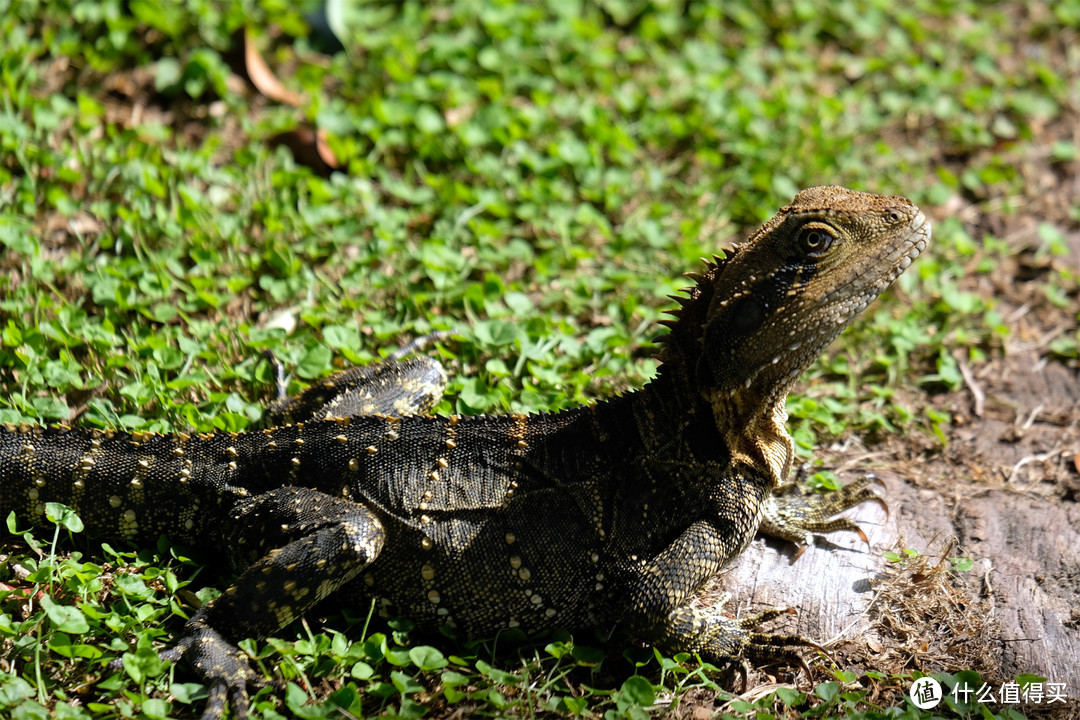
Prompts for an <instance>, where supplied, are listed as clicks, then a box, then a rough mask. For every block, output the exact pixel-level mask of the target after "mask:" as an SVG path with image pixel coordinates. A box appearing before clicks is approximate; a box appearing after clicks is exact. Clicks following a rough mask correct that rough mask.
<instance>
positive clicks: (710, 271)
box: [657, 243, 739, 360]
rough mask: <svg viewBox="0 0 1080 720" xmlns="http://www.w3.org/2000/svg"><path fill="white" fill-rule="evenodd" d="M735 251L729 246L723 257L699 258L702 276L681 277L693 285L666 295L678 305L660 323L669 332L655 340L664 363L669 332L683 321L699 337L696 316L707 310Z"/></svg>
mask: <svg viewBox="0 0 1080 720" xmlns="http://www.w3.org/2000/svg"><path fill="white" fill-rule="evenodd" d="M738 251H739V244H738V243H732V247H731V250H729V251H728V252H727V255H726V256H724V255H713V256H712V259H711V260H710V259H708V258H701V262H702V263H703V264H704V265H705V268H704V270H703V271H702V272H688V273H685V274H684V275H683V277H686V278H689V279H690V280H691V281H693V283H694V284H693V285H690V286H688V287H684V288H682V289H681V290H680V291H679V294H677V295H668V297H669V298H671V299H672V300H674V301H675V302H676V303H678V307H676V308H673V309H670V310H664V311H663V312H664V313H665V314H666V315H670V316H671V317H668V318H665V319H663V320H660V321H659V323H660V324H661V325H663V326H664V327H666V328H668V330H669V332H667V333H665V334H664V335H662V336H661V337H659V338H657V342H658V343H660V344H661V345H664V350H663V352H661V353H660V356H659V357H660V359H661V360H664V359H665V358H667V359H670V352H671V347H670V344H671V340H672V334H673V332H672V331H674V330H675V329H676V328H678V327H680V324H681V323H682V321H683V320H684V319H687V320H688V322H689V324H690V325H692V326H695V327H693V328H691V332H692V333H693V334H694V335H695V337H696V336H697V335H698V334H699V333H700V331H701V327H700V326H701V322H702V321H703V316H702V317H698V315H701V311H703V310H704V309H705V308H707V307H708V303H709V299H710V298H711V297H712V285H713V282H714V281H715V280H716V277H717V276H718V275H719V274H720V273H722V272H723V270H724V267H726V266H727V264H728V262H729V261H730V260H731V258H732V257H733V256H734V255H735V254H736V253H737V252H738ZM702 296H705V298H706V299H705V302H704V308H700V307H698V306H699V305H700V303H699V301H700V300H701V299H702Z"/></svg>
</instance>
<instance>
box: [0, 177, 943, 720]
mask: <svg viewBox="0 0 1080 720" xmlns="http://www.w3.org/2000/svg"><path fill="white" fill-rule="evenodd" d="M929 236H930V226H929V223H927V222H926V220H925V218H924V217H923V215H922V214H921V213H920V212H919V210H918V209H917V208H916V207H915V206H914V205H912V204H911V203H910V202H908V201H907V200H905V199H903V198H899V197H881V196H875V195H868V194H865V193H858V192H854V191H851V190H846V189H843V188H835V187H831V188H813V189H810V190H805V191H803V192H801V193H799V195H798V196H797V197H796V198H795V199H794V201H793V202H792V203H791V204H790V205H788V206H787V207H785V208H783V209H782V210H781V211H780V213H779V214H778V215H777V216H776V217H775V218H773V219H772V220H771V221H769V222H768V223H767V224H766V225H765V226H764V227H762V228H761V229H760V230H759V231H758V232H757V233H756V234H755V235H754V236H753V237H751V238H750V240H748V241H747V242H746V243H744V244H743V245H742V246H741V247H739V248H738V249H737V250H735V251H734V252H733V253H732V254H731V256H730V257H729V258H726V259H720V258H717V259H715V261H714V262H711V263H708V265H707V268H706V271H705V272H704V273H703V274H701V275H696V276H693V277H694V278H695V279H696V281H697V282H696V285H695V286H694V287H692V288H690V289H689V291H688V294H687V297H685V298H682V299H680V302H681V304H682V308H681V309H680V310H678V311H676V312H675V315H676V317H675V318H674V319H673V320H671V321H669V322H668V324H669V325H670V327H671V332H670V334H669V335H668V336H667V338H666V339H665V345H664V349H663V352H662V354H661V359H662V361H663V363H662V366H661V369H660V372H659V374H658V376H657V378H656V379H655V380H654V381H653V382H651V383H650V384H649V385H647V386H646V387H645V388H643V389H642V390H640V391H638V392H635V393H631V394H629V395H626V396H622V397H618V398H614V399H612V400H608V401H605V402H601V403H598V404H595V405H590V406H587V407H582V408H577V409H573V410H568V411H565V412H561V413H556V414H550V415H547V414H545V415H534V416H525V415H509V416H500V417H488V416H479V417H457V416H454V417H423V416H417V415H415V413H417V412H419V411H423V410H424V409H425V408H427V407H431V405H432V404H433V403H434V402H437V400H438V395H439V393H441V380H442V379H443V377H444V376H443V373H442V370H441V368H439V367H438V365H437V363H433V362H431V361H421V360H418V361H411V362H407V363H402V362H397V361H396V360H391V361H388V362H386V363H382V364H379V365H377V366H373V367H369V368H360V369H353V370H348V371H344V372H343V373H340V374H338V375H336V376H334V377H332V378H330V379H329V380H328V381H325V382H322V383H318V384H316V385H315V386H314V387H313V388H311V389H310V390H309V391H308V392H306V393H303V394H302V395H301V396H298V397H297V398H294V399H291V400H283V401H279V402H278V403H276V404H275V405H274V408H273V410H272V412H271V413H270V419H271V421H272V422H276V423H282V422H285V421H288V422H289V423H291V424H282V425H279V426H277V427H270V428H268V429H266V430H264V431H262V432H250V433H239V434H224V433H218V434H212V435H195V436H189V435H184V434H177V435H172V436H156V435H145V434H144V435H138V434H136V435H129V434H126V433H102V432H97V431H86V430H68V429H42V428H31V427H28V426H21V427H15V426H9V427H7V428H6V429H4V430H2V431H0V515H3V516H6V515H7V513H8V512H9V511H11V510H14V511H15V512H16V514H17V516H18V521H19V524H20V525H22V526H25V525H27V524H30V523H41V522H42V521H43V511H44V503H46V502H48V501H56V502H63V503H66V504H68V505H70V506H72V507H73V508H75V510H76V511H77V512H78V513H79V514H80V515H81V516H82V518H83V520H84V521H85V523H86V525H87V527H88V528H89V529H90V531H91V532H94V533H96V534H98V535H100V536H103V537H121V538H126V539H129V540H132V541H134V542H137V543H152V542H155V541H156V540H157V538H158V536H159V535H161V534H165V535H168V536H169V537H170V538H172V539H173V540H177V541H181V542H184V543H186V544H189V545H193V546H196V547H199V548H203V549H209V550H213V551H215V553H217V554H218V555H220V556H222V557H223V558H224V559H226V560H227V561H228V562H229V563H231V564H232V566H233V567H234V568H235V569H236V570H237V571H238V572H239V573H240V577H239V579H238V580H237V581H236V583H235V584H234V585H233V586H232V587H231V588H229V589H228V590H227V591H226V592H225V593H224V594H223V595H222V596H221V597H219V598H218V599H216V600H214V601H212V602H210V603H208V604H207V605H205V606H204V607H203V608H202V609H200V610H199V611H198V612H197V613H196V614H195V615H194V616H193V617H192V619H191V620H190V621H189V622H188V623H187V625H186V626H185V628H184V630H183V632H182V633H181V634H180V636H179V638H178V641H177V644H176V646H175V647H174V648H173V649H172V650H170V651H168V652H167V653H166V656H167V657H169V658H170V659H177V658H180V657H183V658H184V659H186V660H187V661H188V662H190V663H191V664H192V665H193V666H194V668H195V670H196V673H197V674H198V675H199V676H200V677H201V678H202V679H203V680H204V681H205V682H206V683H207V684H208V685H209V686H210V688H211V700H210V702H209V703H208V707H207V710H206V714H205V716H204V717H206V718H215V717H219V716H220V715H221V714H222V713H223V712H224V711H225V707H226V704H227V702H228V700H229V699H230V698H231V700H232V704H233V707H234V709H235V714H236V716H237V717H240V718H244V717H246V716H247V714H248V699H247V697H248V687H249V685H252V684H253V683H254V678H255V674H254V673H253V671H252V670H251V669H250V668H249V666H248V664H247V660H246V658H245V657H244V655H243V653H241V652H240V651H239V650H238V648H237V647H236V642H237V641H238V640H240V639H242V638H244V637H252V636H256V637H261V636H265V635H267V634H269V633H272V632H275V631H277V630H278V629H280V628H281V627H283V626H284V625H286V624H288V623H289V622H291V621H292V620H293V619H295V618H297V617H299V616H301V615H303V614H304V613H305V612H307V611H308V610H309V609H310V608H311V607H312V606H313V605H314V604H315V603H316V602H317V601H318V600H319V599H321V598H323V597H326V596H329V595H336V596H337V598H338V599H339V600H340V601H342V602H347V603H356V605H357V606H358V607H368V604H369V602H370V600H371V598H378V599H380V600H382V601H384V602H383V603H382V605H381V607H382V610H383V611H384V613H385V614H387V615H390V614H395V615H402V616H406V617H409V618H411V619H412V620H413V621H414V622H415V623H416V624H417V625H418V626H419V627H421V628H434V627H437V626H439V625H443V624H446V625H451V626H456V627H459V628H462V629H464V630H467V631H469V632H472V633H476V634H491V633H494V632H497V631H498V630H500V629H503V628H510V627H521V628H523V629H525V630H526V631H530V632H535V631H538V630H543V629H547V628H555V627H566V628H577V627H604V628H608V627H611V626H614V625H616V624H621V625H623V626H624V627H626V628H628V629H629V630H630V631H631V632H632V633H633V634H635V635H636V636H637V637H639V638H640V639H642V640H645V641H649V642H653V643H656V644H658V645H659V646H661V647H663V648H664V649H666V650H671V651H684V650H685V651H692V652H697V653H700V654H701V655H702V657H704V658H706V659H709V660H712V661H717V662H720V661H731V660H737V661H743V660H745V659H751V660H758V661H770V660H777V659H779V660H784V661H787V662H791V663H796V664H803V661H802V659H801V658H800V657H799V656H798V653H797V651H796V649H795V648H798V647H807V646H809V647H813V644H812V643H810V642H809V641H806V640H803V639H801V638H788V637H782V636H770V635H767V634H762V633H758V632H756V631H755V627H756V625H757V624H758V623H760V622H762V621H764V620H768V619H770V618H772V617H775V616H776V615H777V614H779V613H780V612H782V611H780V610H766V611H763V612H761V613H758V614H757V615H756V616H753V617H751V618H746V619H743V620H741V621H736V620H731V619H729V618H726V617H724V616H722V615H721V614H720V613H719V609H718V608H713V609H710V610H700V609H697V608H695V607H693V606H692V605H691V601H692V599H693V597H694V596H695V594H696V593H697V592H698V591H699V590H700V588H701V587H702V585H703V584H704V583H705V582H706V581H707V580H708V579H709V578H710V577H712V576H713V575H715V574H716V573H717V572H718V571H719V570H720V569H722V568H723V567H724V566H725V565H727V564H728V563H730V562H731V561H733V560H734V559H735V558H736V557H737V556H738V555H739V553H740V552H742V550H743V549H744V548H745V547H746V545H747V544H748V543H749V542H750V540H751V539H752V538H753V536H754V533H755V532H756V531H757V530H758V528H759V526H761V525H762V523H763V522H764V523H765V527H766V529H768V530H769V531H770V532H772V533H774V534H777V535H780V536H781V537H787V538H789V539H793V540H796V541H799V542H804V541H805V540H806V539H807V538H808V537H809V536H810V534H812V533H818V532H830V531H833V530H837V529H850V525H849V524H847V523H845V522H843V521H835V520H832V519H831V516H832V515H834V514H836V513H838V512H840V511H842V510H844V509H845V508H847V507H851V506H853V505H855V504H858V503H859V502H862V501H863V500H866V499H870V498H873V497H875V496H874V495H873V494H872V493H870V492H869V490H868V489H867V488H865V487H864V486H862V485H857V486H855V487H854V488H853V489H850V490H847V491H845V492H844V493H843V494H841V495H839V496H837V498H834V499H821V498H814V497H805V496H802V495H801V494H799V493H792V492H789V491H788V490H786V489H783V484H784V483H785V481H786V479H787V477H788V475H789V473H790V469H791V463H792V457H793V446H792V441H791V438H790V436H789V435H788V434H787V432H786V430H785V429H784V422H785V420H786V417H787V416H786V411H785V409H784V401H785V396H786V395H787V392H788V390H789V389H790V387H791V385H792V383H794V382H795V380H796V379H797V378H798V377H799V375H800V374H801V373H802V372H803V371H804V370H805V369H806V367H807V366H808V365H809V364H810V363H811V362H813V361H814V359H815V358H816V357H817V356H818V355H819V354H820V353H821V351H822V350H823V349H824V348H825V347H826V345H828V343H829V342H831V341H832V339H833V338H835V337H836V335H837V334H838V333H839V332H840V331H841V330H842V329H843V328H844V327H845V326H846V325H847V324H848V323H849V322H850V321H851V320H852V318H854V317H855V315H856V314H858V313H859V312H860V311H861V310H862V309H863V308H865V307H866V305H867V304H868V303H869V302H870V301H871V300H873V299H874V298H875V297H877V295H878V294H880V293H881V291H882V290H884V289H885V288H886V287H887V286H888V285H889V283H891V282H892V281H893V280H894V279H895V278H896V277H897V275H899V274H900V273H901V272H902V271H903V270H904V269H905V268H906V267H907V266H908V264H910V262H911V260H912V259H913V258H914V257H916V256H917V255H918V254H919V252H920V251H921V250H922V249H924V248H925V246H926V243H927V242H928V240H929ZM379 413H383V414H379Z"/></svg>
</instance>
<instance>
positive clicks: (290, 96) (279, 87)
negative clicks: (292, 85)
mask: <svg viewBox="0 0 1080 720" xmlns="http://www.w3.org/2000/svg"><path fill="white" fill-rule="evenodd" d="M244 68H245V69H246V70H247V74H248V78H250V79H251V84H252V85H254V86H255V89H256V90H258V91H259V92H261V93H262V94H263V95H265V96H266V97H268V98H270V99H271V100H276V101H277V102H280V103H284V104H286V105H292V106H293V107H299V106H300V105H303V104H304V102H305V99H304V96H303V95H301V94H300V93H296V92H293V91H292V90H290V89H289V88H287V87H285V85H284V84H282V82H281V81H280V80H278V79H277V76H275V75H274V73H273V72H272V71H271V70H270V66H269V65H267V64H266V61H265V60H263V57H262V55H260V54H259V49H258V48H257V47H256V46H255V38H254V37H252V35H251V31H250V30H247V29H245V30H244Z"/></svg>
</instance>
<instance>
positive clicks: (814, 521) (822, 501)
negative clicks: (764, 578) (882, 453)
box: [759, 474, 889, 561]
mask: <svg viewBox="0 0 1080 720" xmlns="http://www.w3.org/2000/svg"><path fill="white" fill-rule="evenodd" d="M875 484H880V481H879V480H878V479H877V478H876V477H875V476H874V475H871V474H867V475H866V476H864V477H863V478H861V479H859V480H856V481H855V482H852V483H848V484H847V485H845V486H843V487H842V488H840V489H839V490H836V491H834V492H831V493H825V494H817V493H809V492H807V491H806V490H805V489H803V487H802V485H799V484H797V483H791V484H788V485H784V486H783V487H781V488H780V489H779V490H777V491H776V492H774V493H773V494H772V495H770V496H769V497H768V498H767V499H766V501H765V506H764V517H763V518H762V521H761V526H760V528H759V529H760V530H761V532H763V533H765V534H766V535H770V536H772V537H775V538H779V539H781V540H789V541H791V542H793V543H795V544H796V545H799V546H800V547H799V550H798V552H797V553H795V557H794V558H793V559H792V560H793V561H794V560H797V559H798V558H799V556H800V555H802V553H803V550H805V549H806V545H807V544H808V543H810V542H811V541H812V540H813V539H814V535H819V534H824V533H831V532H836V531H838V530H850V531H852V532H854V533H855V534H857V535H858V536H859V538H860V539H861V540H862V541H863V542H864V543H866V544H867V545H869V544H870V541H869V539H868V538H867V537H866V533H864V532H863V531H862V528H860V527H859V526H858V525H857V524H856V523H855V521H854V520H851V519H849V518H838V517H835V516H836V515H838V514H839V513H842V512H844V511H845V510H847V509H848V508H853V507H855V506H856V505H859V504H861V503H864V502H866V501H868V500H873V501H874V502H877V503H880V504H881V506H882V507H883V508H885V511H886V512H888V510H889V506H888V505H886V504H885V501H884V500H883V499H882V498H881V496H880V495H878V494H877V493H876V492H874V491H873V490H872V489H871V486H872V485H875Z"/></svg>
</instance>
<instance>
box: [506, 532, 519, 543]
mask: <svg viewBox="0 0 1080 720" xmlns="http://www.w3.org/2000/svg"><path fill="white" fill-rule="evenodd" d="M515 540H517V536H515V535H514V533H506V544H507V545H513V544H514V541H515Z"/></svg>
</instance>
